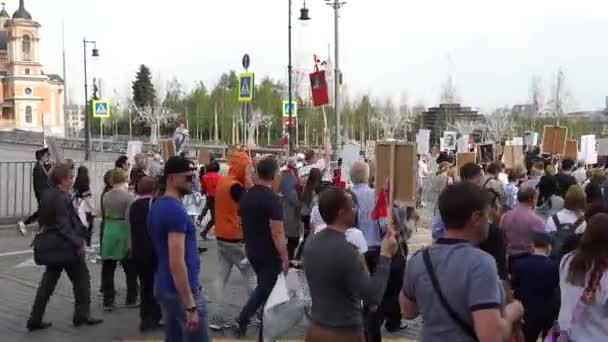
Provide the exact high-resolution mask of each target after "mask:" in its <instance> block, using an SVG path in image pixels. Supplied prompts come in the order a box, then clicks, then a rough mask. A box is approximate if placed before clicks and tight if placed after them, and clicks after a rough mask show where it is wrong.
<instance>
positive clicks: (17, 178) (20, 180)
mask: <svg viewBox="0 0 608 342" xmlns="http://www.w3.org/2000/svg"><path fill="white" fill-rule="evenodd" d="M34 165H35V163H34V162H0V224H11V223H16V222H17V221H18V220H20V219H23V218H26V217H28V216H29V215H31V214H32V213H33V212H34V211H36V209H37V208H38V202H37V201H36V196H34V186H33V179H32V171H33V169H34ZM80 165H84V166H86V167H87V168H88V169H89V178H90V180H91V191H92V192H93V198H94V201H95V208H96V210H97V211H98V210H99V208H100V202H99V201H100V197H101V192H102V191H103V188H104V184H103V176H104V175H105V173H106V172H107V171H108V170H111V169H112V168H113V167H114V163H113V162H99V161H89V162H82V163H79V164H78V166H80Z"/></svg>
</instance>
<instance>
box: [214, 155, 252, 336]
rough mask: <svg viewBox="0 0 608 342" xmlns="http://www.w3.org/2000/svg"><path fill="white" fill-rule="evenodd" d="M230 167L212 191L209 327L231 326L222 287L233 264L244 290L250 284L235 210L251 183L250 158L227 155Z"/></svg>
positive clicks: (239, 219) (241, 233)
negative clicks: (213, 309) (213, 305)
mask: <svg viewBox="0 0 608 342" xmlns="http://www.w3.org/2000/svg"><path fill="white" fill-rule="evenodd" d="M229 165H230V169H229V171H228V176H227V177H222V178H221V179H220V180H219V181H218V183H217V188H216V194H215V219H216V222H215V224H216V225H215V236H216V240H217V246H218V250H217V254H218V263H219V269H218V276H217V283H216V284H215V285H216V293H217V301H218V302H219V308H220V309H219V310H218V312H217V317H214V319H213V322H212V324H211V325H210V326H209V327H210V328H211V329H212V330H221V329H225V328H231V327H232V324H231V322H229V319H228V317H226V315H227V314H228V312H227V307H226V306H225V297H224V290H225V289H226V285H227V284H228V279H229V278H230V273H231V271H232V268H233V267H236V268H237V269H238V270H239V272H240V273H241V275H242V278H243V281H242V283H243V285H244V287H245V288H246V289H247V292H251V291H252V288H253V281H254V280H253V276H254V273H253V270H252V269H251V265H250V263H249V261H247V259H246V256H245V244H244V239H243V228H242V225H241V216H240V214H239V211H238V208H239V202H240V201H241V199H242V197H243V195H244V194H245V193H246V192H247V189H249V188H251V187H252V186H253V183H252V181H251V170H250V167H251V160H250V158H249V156H248V155H247V154H246V153H244V152H234V153H232V154H231V155H230V160H229Z"/></svg>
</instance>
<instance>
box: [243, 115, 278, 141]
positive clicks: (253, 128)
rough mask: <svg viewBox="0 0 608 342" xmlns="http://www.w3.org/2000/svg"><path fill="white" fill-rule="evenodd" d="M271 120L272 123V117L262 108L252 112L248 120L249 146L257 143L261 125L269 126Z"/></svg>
mask: <svg viewBox="0 0 608 342" xmlns="http://www.w3.org/2000/svg"><path fill="white" fill-rule="evenodd" d="M268 121H270V122H271V124H272V118H270V116H268V115H264V114H263V113H262V111H260V110H254V111H253V112H252V113H251V117H250V118H249V121H248V122H247V145H248V146H249V147H252V146H255V145H256V144H257V138H256V136H257V134H256V132H257V130H258V127H260V126H267V122H268Z"/></svg>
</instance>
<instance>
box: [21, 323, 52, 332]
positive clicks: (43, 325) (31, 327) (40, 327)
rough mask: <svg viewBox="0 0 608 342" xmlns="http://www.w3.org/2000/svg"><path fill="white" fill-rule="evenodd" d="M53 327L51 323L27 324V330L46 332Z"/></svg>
mask: <svg viewBox="0 0 608 342" xmlns="http://www.w3.org/2000/svg"><path fill="white" fill-rule="evenodd" d="M52 326H53V323H51V322H30V321H28V322H27V330H29V331H36V330H44V329H48V328H50V327H52Z"/></svg>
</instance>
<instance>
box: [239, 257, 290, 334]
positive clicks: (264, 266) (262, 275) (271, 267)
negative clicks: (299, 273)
mask: <svg viewBox="0 0 608 342" xmlns="http://www.w3.org/2000/svg"><path fill="white" fill-rule="evenodd" d="M250 262H251V266H252V267H253V270H254V271H255V275H256V276H257V279H258V284H257V286H256V288H255V290H253V292H252V293H251V296H249V300H247V303H246V304H245V306H244V307H243V310H241V314H240V315H239V326H240V327H241V329H243V330H244V329H245V328H246V327H247V325H248V324H249V321H250V320H251V317H253V315H255V313H256V311H258V309H260V308H262V307H263V306H264V304H265V303H266V301H267V300H268V297H269V296H270V292H272V288H273V287H274V285H275V284H276V282H277V278H278V276H279V274H280V273H281V263H280V262H279V261H278V260H272V261H264V262H260V261H254V260H250Z"/></svg>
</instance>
